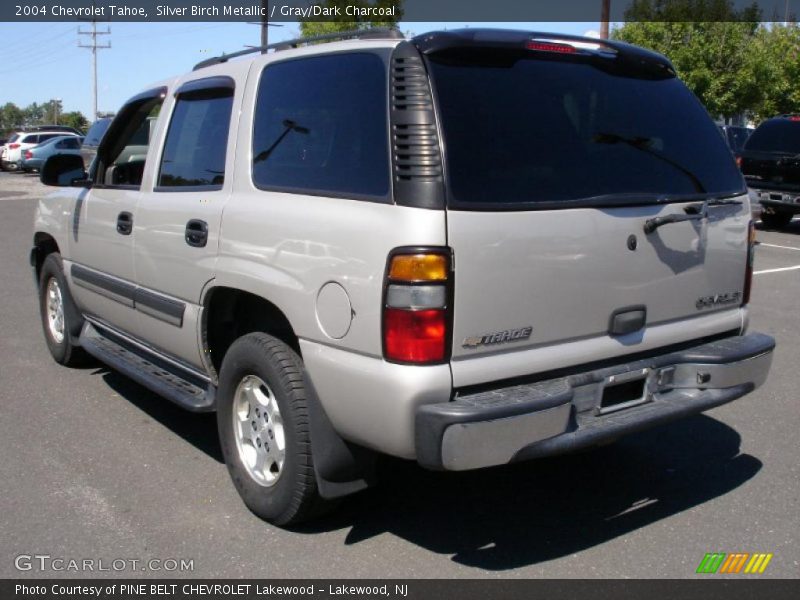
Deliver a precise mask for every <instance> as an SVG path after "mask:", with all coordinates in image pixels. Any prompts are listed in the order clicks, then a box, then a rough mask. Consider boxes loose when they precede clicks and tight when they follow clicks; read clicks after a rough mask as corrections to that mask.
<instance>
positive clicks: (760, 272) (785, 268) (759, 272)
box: [753, 265, 800, 275]
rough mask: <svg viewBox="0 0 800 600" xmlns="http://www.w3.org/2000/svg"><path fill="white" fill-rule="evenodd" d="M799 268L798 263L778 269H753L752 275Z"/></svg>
mask: <svg viewBox="0 0 800 600" xmlns="http://www.w3.org/2000/svg"><path fill="white" fill-rule="evenodd" d="M797 269H800V265H795V266H793V267H781V268H780V269H764V270H763V271H754V272H753V275H762V274H764V273H780V272H781V271H796V270H797Z"/></svg>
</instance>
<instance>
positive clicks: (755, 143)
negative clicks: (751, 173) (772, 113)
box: [745, 119, 800, 154]
mask: <svg viewBox="0 0 800 600" xmlns="http://www.w3.org/2000/svg"><path fill="white" fill-rule="evenodd" d="M745 150H755V151H757V152H787V153H791V154H798V153H800V121H790V120H789V119H770V120H769V121H765V122H763V123H762V124H761V125H759V126H758V129H756V130H755V131H754V132H753V135H751V136H750V137H749V138H748V140H747V143H746V144H745Z"/></svg>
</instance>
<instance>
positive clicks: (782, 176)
mask: <svg viewBox="0 0 800 600" xmlns="http://www.w3.org/2000/svg"><path fill="white" fill-rule="evenodd" d="M740 167H741V169H742V173H743V174H744V177H745V181H746V182H747V185H748V186H749V187H750V189H751V190H752V193H753V194H754V195H755V196H756V197H757V198H758V201H759V202H760V203H761V207H762V210H761V221H762V222H763V223H764V225H766V226H767V227H774V228H782V227H786V226H787V225H788V224H789V223H790V222H791V220H792V218H793V217H794V215H796V214H798V213H800V115H781V116H778V117H773V118H772V119H767V120H766V121H764V122H763V123H761V124H760V125H759V126H758V128H756V130H755V132H754V133H753V135H751V136H750V138H749V139H748V140H747V142H746V143H745V145H744V149H743V150H742V156H741V159H740Z"/></svg>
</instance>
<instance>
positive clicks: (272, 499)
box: [217, 333, 328, 526]
mask: <svg viewBox="0 0 800 600" xmlns="http://www.w3.org/2000/svg"><path fill="white" fill-rule="evenodd" d="M252 376H255V377H257V378H259V379H261V380H262V381H263V383H265V384H266V386H268V388H269V390H271V393H272V397H273V398H274V399H275V401H276V402H277V405H278V408H279V410H280V417H281V419H282V421H283V433H284V439H285V459H284V462H283V466H282V467H281V468H280V474H279V475H278V477H277V479H276V480H275V481H274V483H272V484H271V485H265V484H263V483H259V482H258V481H257V480H256V479H255V477H254V476H253V475H251V471H250V469H248V467H247V466H246V465H245V463H244V460H243V458H242V456H241V454H240V451H239V446H238V445H237V434H236V432H235V425H234V410H235V408H234V403H235V402H236V392H237V389H238V388H239V384H240V383H242V382H243V381H245V380H246V379H247V378H248V377H252ZM248 415H249V412H248ZM249 419H250V416H248V417H247V420H248V421H249ZM217 428H218V430H219V438H220V445H221V446H222V453H223V455H224V457H225V463H226V465H227V467H228V472H229V473H230V476H231V479H232V480H233V484H234V486H235V487H236V490H237V491H238V492H239V495H240V496H241V497H242V500H244V503H245V504H246V505H247V507H248V508H249V509H250V510H251V511H252V512H253V513H254V514H256V515H257V516H259V517H261V518H262V519H265V520H267V521H269V522H271V523H274V524H276V525H280V526H289V525H295V524H297V523H300V522H302V521H307V520H309V519H310V518H312V517H315V516H318V515H320V514H322V512H324V511H325V510H326V508H328V506H327V505H326V504H327V503H326V502H325V501H324V500H322V498H321V497H320V495H319V492H318V491H317V481H316V476H315V474H314V461H313V458H312V455H311V434H310V427H309V411H308V401H307V395H306V389H305V385H304V383H303V364H302V361H301V359H300V357H299V356H297V354H296V353H295V352H294V351H293V350H292V349H291V348H289V346H287V345H286V344H284V343H283V342H281V341H280V340H278V339H276V338H274V337H272V336H271V335H268V334H266V333H250V334H247V335H245V336H242V337H241V338H239V339H238V340H236V341H235V342H234V343H233V344H232V345H231V347H230V348H229V349H228V352H227V353H226V354H225V358H224V359H223V361H222V367H221V369H220V378H219V390H218V393H217ZM254 428H255V425H254ZM271 434H272V432H271V431H270V435H271Z"/></svg>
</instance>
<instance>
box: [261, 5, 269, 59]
mask: <svg viewBox="0 0 800 600" xmlns="http://www.w3.org/2000/svg"><path fill="white" fill-rule="evenodd" d="M268 17H269V0H261V47H262V48H263V47H264V46H267V45H268V44H269V23H268V22H267V18H268ZM266 53H267V51H266V50H262V51H261V54H266Z"/></svg>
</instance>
